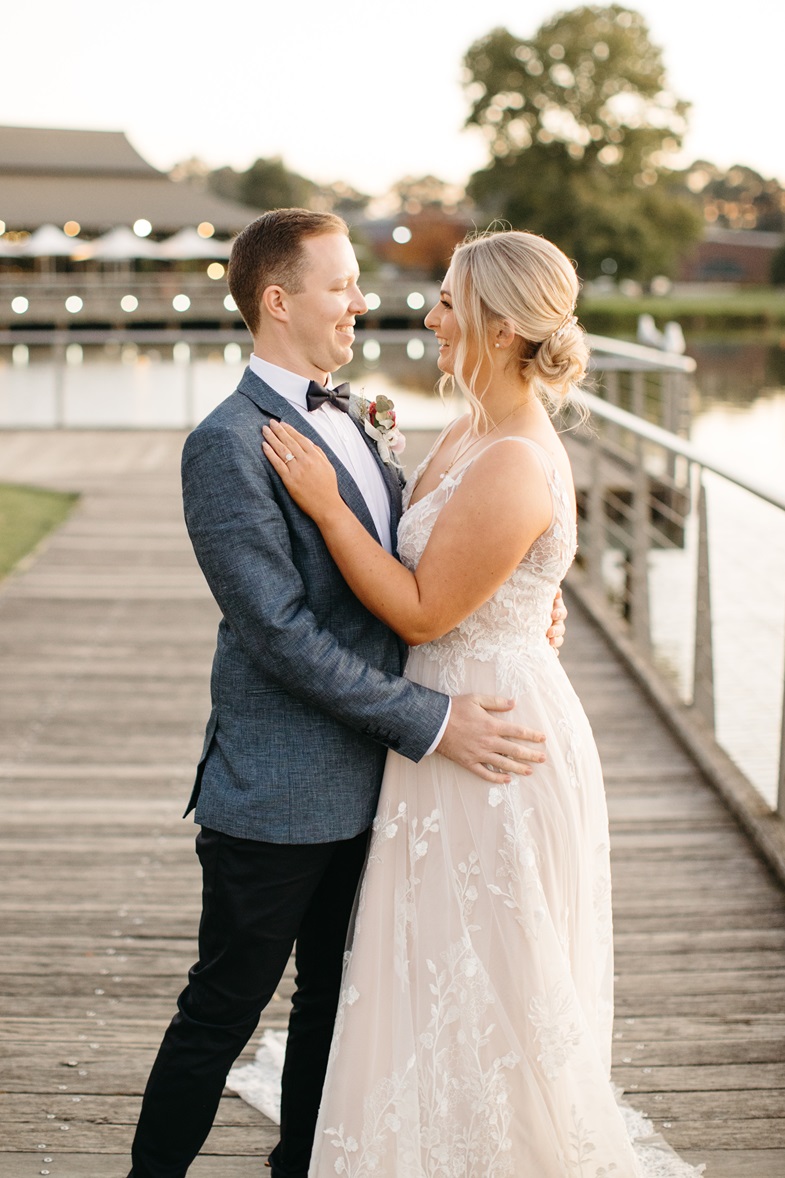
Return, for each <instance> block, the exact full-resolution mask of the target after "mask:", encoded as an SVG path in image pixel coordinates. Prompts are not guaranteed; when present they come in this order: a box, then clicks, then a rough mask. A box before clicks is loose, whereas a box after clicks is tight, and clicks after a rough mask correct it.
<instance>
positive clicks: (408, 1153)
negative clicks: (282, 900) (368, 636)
mask: <svg viewBox="0 0 785 1178" xmlns="http://www.w3.org/2000/svg"><path fill="white" fill-rule="evenodd" d="M510 444H513V445H515V444H520V445H528V446H531V447H532V448H533V449H534V450H535V451H536V453H537V454H538V456H539V458H540V461H541V462H542V465H543V468H544V470H545V473H546V475H547V478H548V482H549V486H550V490H551V495H552V501H553V515H552V520H551V524H550V526H549V527H548V529H547V530H546V531H545V532H544V533H543V534H542V535H541V536H540V537H539V539H537V540H536V541H535V543H534V544H533V545H532V547H531V549H530V550H529V552H528V553H527V554H526V556H525V557H524V559H523V560H522V562H521V563H520V565H519V566H518V568H517V569H516V570H515V572H514V573H513V574H512V576H511V577H510V578H509V580H508V581H507V582H505V584H504V585H502V587H501V588H500V589H499V590H498V591H497V592H496V593H494V595H493V597H491V598H490V600H489V601H487V602H485V604H484V605H482V606H480V608H479V609H477V610H475V612H474V613H472V614H471V615H470V616H469V617H467V618H466V619H465V620H464V621H463V622H461V623H460V625H458V626H456V627H455V629H453V630H451V631H450V632H449V633H448V634H445V635H444V636H443V637H442V638H438V639H436V640H435V641H433V642H428V643H425V644H424V645H422V646H419V647H416V648H415V649H414V650H412V652H411V654H410V656H409V662H408V664H407V668H406V675H407V677H408V678H411V679H413V680H416V681H417V682H418V683H422V684H424V685H426V686H427V687H433V688H435V689H437V690H439V691H443V692H446V693H447V694H450V695H456V694H460V693H465V692H479V693H481V694H484V695H501V696H507V697H511V698H515V699H516V700H517V705H516V708H515V711H514V713H512V715H513V716H514V717H515V719H516V720H517V721H518V722H519V723H521V724H523V725H525V726H527V727H529V728H534V729H538V730H540V731H542V732H544V733H545V734H546V737H547V743H546V746H545V748H546V756H547V762H546V763H545V764H544V765H537V766H535V771H534V773H533V774H532V775H531V776H529V777H525V776H523V777H515V778H514V779H513V781H512V782H511V783H510V784H509V785H490V784H488V783H486V782H483V781H482V780H481V779H479V778H478V777H476V776H474V775H473V774H472V773H470V772H468V771H466V770H463V769H461V768H460V767H458V766H457V765H455V764H454V763H453V762H451V761H448V760H446V759H445V758H444V757H439V756H430V757H426V758H424V760H422V761H421V762H420V763H419V764H417V765H415V764H413V763H412V762H411V761H408V760H406V759H405V758H403V757H401V756H399V755H397V754H396V753H394V752H390V753H389V754H388V758H387V764H386V769H385V774H384V784H383V786H382V793H381V797H380V800H379V809H378V812H377V815H376V818H375V820H374V823H373V833H372V839H371V845H370V850H369V856H368V862H367V865H366V870H365V874H364V877H363V881H362V884H361V888H360V892H359V896H358V902H357V911H356V918H355V927H354V935H353V940H352V947H351V950H350V951H349V952H348V953H347V956H346V965H345V971H344V978H343V984H342V991H341V999H340V1006H339V1011H338V1018H337V1022H336V1028H335V1036H334V1039H333V1045H332V1051H331V1055H330V1062H329V1065H328V1070H327V1077H326V1082H325V1088H324V1096H323V1100H322V1106H321V1109H320V1113H319V1122H318V1125H317V1130H316V1140H315V1145H314V1154H313V1157H312V1161H311V1167H310V1169H309V1178H328V1175H329V1176H330V1178H334V1176H335V1175H336V1174H339V1175H344V1176H345V1178H382V1176H383V1178H502V1176H507V1175H509V1176H512V1178H523V1176H530V1178H566V1176H570V1178H572V1176H575V1178H611V1176H613V1178H638V1176H645V1178H654V1176H656V1178H666V1176H667V1178H682V1176H685V1178H686V1176H688V1175H696V1174H698V1173H699V1172H700V1171H698V1170H696V1169H694V1168H693V1167H692V1166H689V1165H688V1164H687V1163H685V1162H684V1161H682V1160H681V1159H680V1158H679V1157H678V1156H677V1155H676V1154H675V1153H673V1151H672V1150H670V1148H669V1147H668V1146H667V1144H666V1143H665V1142H664V1141H663V1139H662V1138H659V1137H657V1136H656V1135H654V1134H653V1131H652V1126H651V1124H650V1123H649V1122H647V1121H646V1120H645V1119H644V1118H643V1116H642V1115H641V1114H638V1113H636V1112H635V1111H634V1110H632V1109H629V1108H626V1107H624V1106H623V1105H622V1104H621V1103H620V1101H619V1100H618V1099H617V1093H616V1090H615V1089H614V1088H613V1087H612V1085H611V1082H610V1053H611V1033H612V1017H613V943H612V925H611V877H610V866H609V847H608V817H607V811H606V805H605V794H604V789H603V781H602V772H601V769H600V763H599V759H598V756H597V750H596V747H595V744H594V739H593V736H592V732H591V728H590V726H589V722H588V720H587V719H586V716H585V714H584V711H583V708H582V707H581V704H580V702H579V700H578V698H577V696H576V695H575V692H574V691H573V689H572V687H571V686H570V683H569V680H568V679H567V676H566V674H565V672H564V670H563V668H562V666H561V663H560V661H559V659H558V657H557V655H556V652H555V651H554V650H553V649H552V648H551V647H550V645H549V644H548V640H547V638H546V634H545V631H546V629H547V627H548V625H549V623H550V611H551V608H552V602H553V598H554V595H555V592H556V589H557V587H558V586H559V584H560V583H561V581H562V580H563V578H564V575H565V573H566V572H567V569H568V568H569V566H570V564H571V563H572V560H573V557H574V554H575V547H576V528H575V517H574V508H573V504H572V501H571V496H570V494H569V493H568V491H567V488H566V486H565V484H564V481H563V479H562V478H561V476H560V474H559V472H558V470H557V469H556V468H555V467H554V464H553V461H552V459H551V458H550V456H549V455H548V454H547V452H546V451H545V450H544V449H543V448H542V447H541V446H539V445H538V444H537V443H535V442H532V441H529V440H527V439H524V438H515V439H511V438H507V439H500V440H499V441H497V442H495V443H493V445H507V446H508V445H510ZM429 457H430V456H429ZM428 460H429V459H426V462H425V463H424V464H423V466H422V467H420V468H419V469H418V471H417V472H415V476H414V477H413V478H412V479H411V480H410V483H409V487H408V488H407V490H408V498H407V499H406V500H405V502H407V503H408V502H409V500H410V499H411V493H412V489H414V488H415V487H416V485H417V475H418V474H419V473H420V472H421V470H422V469H423V468H424V466H426V465H427V462H428ZM470 466H471V462H470V461H469V462H467V463H466V464H465V465H464V466H463V467H461V468H460V469H459V470H458V471H457V472H456V473H455V474H454V475H453V476H452V477H450V475H447V476H446V477H445V478H444V480H443V481H442V482H441V483H440V484H439V485H438V486H437V487H436V488H435V490H433V491H432V492H431V493H430V494H427V495H424V496H423V497H422V498H421V499H420V500H419V501H418V502H417V503H415V504H414V505H412V506H410V507H408V510H407V511H406V512H405V514H404V516H403V518H402V520H401V525H400V529H399V534H398V552H399V555H400V558H401V560H402V561H403V563H404V564H405V565H407V566H408V567H409V568H411V569H414V568H416V566H417V563H418V561H419V559H420V557H421V556H422V553H423V551H424V550H425V546H426V544H427V542H428V538H429V536H430V534H431V530H432V529H433V527H434V525H435V523H436V521H437V519H438V516H439V513H440V511H441V510H442V508H443V507H444V505H445V504H446V503H447V502H448V501H449V499H450V497H451V496H452V494H453V493H454V491H455V489H456V487H458V485H459V484H460V482H461V479H462V477H463V475H464V474H465V472H466V471H467V470H468V469H469V467H470Z"/></svg>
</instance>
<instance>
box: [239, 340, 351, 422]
mask: <svg viewBox="0 0 785 1178" xmlns="http://www.w3.org/2000/svg"><path fill="white" fill-rule="evenodd" d="M249 364H250V368H251V372H253V373H255V374H256V376H258V377H260V378H261V379H262V380H263V381H264V382H265V384H268V385H269V386H270V388H271V389H275V391H276V393H279V394H280V396H282V397H284V398H285V399H286V400H287V401H289V402H290V403H291V404H292V405H295V406H297V408H298V409H307V408H308V402H307V400H306V396H305V394H306V393H307V392H308V386H309V384H310V383H311V382H310V381H309V379H308V377H307V376H300V375H299V373H297V372H290V371H289V369H288V368H279V367H278V365H277V364H271V363H270V361H269V360H263V359H262V357H261V356H257V355H256V353H255V352H252V353H251V359H250V361H249ZM332 383H333V382H332V377H331V376H328V377H327V384H326V386H325V387H326V388H328V389H329V388H332Z"/></svg>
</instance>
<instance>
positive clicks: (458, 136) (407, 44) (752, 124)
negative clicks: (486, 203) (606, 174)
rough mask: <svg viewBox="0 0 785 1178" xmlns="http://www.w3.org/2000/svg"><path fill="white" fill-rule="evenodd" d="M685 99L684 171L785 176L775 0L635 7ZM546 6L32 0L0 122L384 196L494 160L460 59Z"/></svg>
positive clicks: (18, 33)
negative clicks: (265, 166)
mask: <svg viewBox="0 0 785 1178" xmlns="http://www.w3.org/2000/svg"><path fill="white" fill-rule="evenodd" d="M627 6H628V7H631V8H635V9H637V10H638V11H639V12H641V13H642V14H643V15H644V17H645V18H646V20H647V23H648V25H649V29H650V32H651V36H652V40H653V41H654V42H655V43H656V44H658V45H660V46H661V47H662V49H663V51H664V60H665V65H666V69H667V72H668V78H669V80H670V83H671V87H672V89H673V90H674V91H675V92H676V94H677V95H678V96H679V97H681V98H685V99H687V100H688V101H690V102H691V103H692V104H693V106H692V111H691V114H690V131H689V134H688V136H687V139H686V142H685V153H684V157H683V161H682V162H683V163H685V164H686V163H689V162H691V161H692V160H693V159H695V158H698V157H700V158H703V159H709V160H711V161H713V162H714V163H716V164H718V165H719V166H721V167H729V166H730V165H731V164H734V163H744V164H747V165H749V166H750V167H753V168H755V169H756V170H757V171H759V172H761V173H762V174H763V175H764V176H765V177H767V178H769V177H776V178H777V179H779V180H780V181H781V182H785V133H784V132H783V129H782V122H781V118H782V115H781V112H782V46H783V41H784V40H785V37H784V34H785V4H782V3H781V0H745V2H744V3H743V4H738V5H737V4H731V3H729V0H714V3H712V4H710V5H707V4H705V3H703V2H701V0H638V2H637V3H634V2H633V0H630V3H629V4H628V5H627ZM571 7H576V5H572V4H570V3H565V4H558V3H553V2H550V3H548V2H545V0H471V2H470V3H467V2H466V0H438V2H431V3H429V2H428V0H387V2H386V3H379V0H363V2H360V0H342V2H341V3H339V4H336V3H329V0H289V3H285V2H283V0H277V2H276V3H275V4H271V3H270V2H269V0H255V2H254V3H251V2H249V0H232V3H230V4H227V5H226V7H225V8H222V7H218V6H215V7H212V6H209V7H205V6H203V5H202V4H200V3H199V2H198V0H196V2H194V0H188V2H187V3H185V2H184V0H135V3H133V4H124V5H121V4H107V2H106V0H73V2H72V3H70V4H64V3H62V0H57V2H55V0H26V3H25V4H24V6H23V7H21V8H20V9H19V10H18V13H15V15H14V17H13V21H12V20H11V18H10V16H6V18H5V22H6V28H5V30H3V32H2V37H3V43H4V48H3V66H2V69H0V123H2V124H6V125H11V126H38V127H76V128H87V129H96V130H113V131H118V130H120V131H125V132H127V134H128V136H129V138H130V139H131V141H132V143H133V144H134V146H135V147H136V148H137V150H138V151H139V152H141V154H142V155H143V156H145V158H146V159H148V160H149V161H150V162H151V163H153V164H155V165H156V166H157V167H159V168H162V169H169V168H170V167H171V166H172V165H173V164H175V163H177V162H179V161H182V160H185V159H188V158H189V157H192V156H197V157H199V158H201V159H202V160H204V161H205V162H206V163H208V164H209V165H210V166H211V167H218V166H221V165H224V164H230V165H232V166H233V167H235V168H237V169H244V168H246V167H248V166H249V164H251V163H252V162H253V161H254V160H255V159H257V158H258V157H260V156H264V157H269V156H276V155H278V156H282V157H283V159H284V161H285V163H286V164H287V166H288V167H290V168H292V169H294V170H295V171H299V172H301V173H302V174H303V175H306V176H308V177H310V178H311V179H313V180H317V181H319V182H324V183H329V182H331V181H334V180H338V179H341V180H345V181H347V182H348V183H350V184H353V185H354V186H355V187H357V188H359V189H361V190H362V191H365V192H368V193H371V194H372V195H379V194H381V193H383V192H384V191H386V190H387V188H389V186H390V185H391V184H392V183H393V182H394V181H395V180H398V179H400V178H401V177H403V176H405V175H413V176H419V175H424V174H427V173H431V174H434V175H437V176H439V177H441V178H442V179H444V180H447V181H450V182H454V183H463V182H465V180H466V179H467V178H468V176H469V175H470V174H471V172H472V171H475V170H476V169H477V168H479V167H482V166H483V165H484V164H485V162H486V161H487V151H486V148H485V146H484V141H483V139H482V138H481V136H480V135H479V133H478V132H476V131H464V130H463V129H462V127H463V122H464V119H465V117H466V112H467V103H466V100H465V97H464V94H463V90H462V87H461V62H462V57H463V54H464V53H465V51H466V49H467V48H468V47H469V45H470V44H471V43H472V42H473V41H474V40H475V39H477V38H478V37H480V36H482V35H483V34H485V33H487V32H489V31H490V30H491V29H492V28H495V27H498V26H504V27H506V28H508V29H509V30H510V31H511V32H512V33H514V34H515V35H517V36H520V37H524V38H525V37H529V36H531V35H532V34H533V33H534V32H535V31H536V29H537V28H538V27H539V25H540V24H541V23H542V22H543V21H544V20H546V19H548V18H550V17H551V16H553V15H554V14H555V13H556V12H557V11H559V10H561V9H568V8H571Z"/></svg>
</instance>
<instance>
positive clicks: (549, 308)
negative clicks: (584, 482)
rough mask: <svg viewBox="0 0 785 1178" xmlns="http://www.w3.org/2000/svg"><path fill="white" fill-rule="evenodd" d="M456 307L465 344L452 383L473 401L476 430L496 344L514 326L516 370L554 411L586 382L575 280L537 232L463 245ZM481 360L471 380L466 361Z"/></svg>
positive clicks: (489, 236)
mask: <svg viewBox="0 0 785 1178" xmlns="http://www.w3.org/2000/svg"><path fill="white" fill-rule="evenodd" d="M450 275H451V282H450V285H451V291H452V297H453V307H454V311H455V316H456V319H457V321H458V326H459V327H460V331H461V338H460V340H459V343H458V347H457V349H456V351H457V355H456V364H455V379H456V381H457V382H458V384H459V385H460V387H461V389H462V391H463V392H464V394H465V395H466V396H467V398H468V399H469V402H470V405H471V407H472V417H473V419H474V420H475V424H476V422H477V420H478V418H480V417H482V410H481V407H480V405H479V403H478V401H477V394H478V393H479V395H480V396H482V392H483V390H482V389H481V388H480V389H477V382H478V380H479V377H480V372H481V369H483V368H485V370H486V371H489V365H488V364H487V363H486V361H489V360H490V357H491V353H490V348H491V342H490V341H491V337H492V334H493V331H494V329H495V328H496V327H498V324H499V322H500V321H502V320H504V321H506V322H507V323H509V324H510V326H511V327H512V329H513V331H514V332H515V335H516V336H517V337H518V339H517V340H516V344H517V347H515V348H513V351H512V358H511V363H515V364H517V365H518V368H519V371H520V375H521V377H522V378H523V379H524V380H525V381H526V383H527V384H529V385H531V387H532V389H533V391H534V392H535V394H536V395H537V396H539V397H540V398H541V399H542V400H543V401H544V402H545V403H546V404H547V405H549V406H550V407H551V408H557V407H559V406H560V405H561V404H562V403H563V402H564V400H565V398H566V397H567V396H568V395H569V394H570V393H571V391H572V390H573V389H574V388H576V387H577V386H578V385H579V384H580V383H581V381H582V379H583V377H584V374H585V372H586V367H587V364H588V360H589V349H588V346H587V343H586V334H585V332H584V330H583V328H582V327H581V326H580V325H579V323H578V320H577V318H576V317H575V303H576V300H577V297H578V278H577V276H576V273H575V269H574V267H573V265H572V263H571V262H570V261H569V259H568V258H567V257H566V255H565V254H563V253H562V251H561V250H560V249H559V248H558V247H557V246H555V245H553V243H552V242H550V241H546V240H545V238H544V237H538V236H537V235H536V234H534V233H526V232H522V231H519V230H506V231H504V232H500V233H494V232H489V233H485V234H482V235H480V236H478V237H474V238H472V239H470V240H469V241H465V242H463V243H462V244H461V245H459V246H458V247H457V248H456V250H455V253H454V254H453V256H452V262H451V265H450ZM469 352H472V353H473V354H474V355H475V356H476V361H475V364H474V369H473V371H472V373H471V374H467V373H466V371H465V368H466V356H467V353H469Z"/></svg>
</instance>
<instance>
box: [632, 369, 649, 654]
mask: <svg viewBox="0 0 785 1178" xmlns="http://www.w3.org/2000/svg"><path fill="white" fill-rule="evenodd" d="M636 375H637V373H636ZM631 562H632V568H631V570H630V592H631V601H630V613H631V623H632V635H633V639H634V640H635V643H636V644H637V646H638V648H639V650H641V651H643V652H644V653H645V654H648V653H649V649H650V646H651V631H650V629H649V475H648V471H647V470H646V464H645V462H644V452H643V439H642V438H640V437H636V438H635V475H634V478H633V489H632V550H631Z"/></svg>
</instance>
